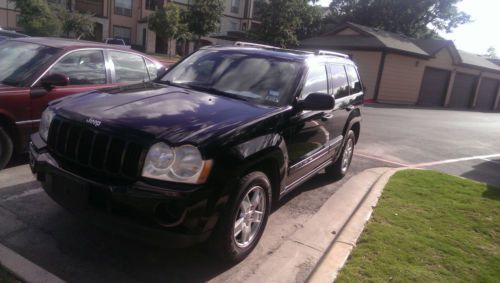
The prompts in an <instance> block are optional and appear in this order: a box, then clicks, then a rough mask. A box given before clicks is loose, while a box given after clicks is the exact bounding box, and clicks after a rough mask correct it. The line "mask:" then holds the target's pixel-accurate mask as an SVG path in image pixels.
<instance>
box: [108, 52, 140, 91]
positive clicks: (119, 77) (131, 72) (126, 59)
mask: <svg viewBox="0 0 500 283" xmlns="http://www.w3.org/2000/svg"><path fill="white" fill-rule="evenodd" d="M108 54H109V56H110V57H111V60H112V61H113V64H114V65H115V82H117V83H126V82H142V81H149V76H148V71H147V70H146V65H145V64H144V60H143V59H142V56H139V55H135V54H131V53H126V52H119V51H108Z"/></svg>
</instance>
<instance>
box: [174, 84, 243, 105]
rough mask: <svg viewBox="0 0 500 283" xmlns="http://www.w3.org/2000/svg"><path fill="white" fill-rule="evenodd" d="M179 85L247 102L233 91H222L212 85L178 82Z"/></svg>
mask: <svg viewBox="0 0 500 283" xmlns="http://www.w3.org/2000/svg"><path fill="white" fill-rule="evenodd" d="M179 86H186V87H188V88H190V89H194V90H198V91H204V92H208V93H211V94H215V95H220V96H225V97H229V98H234V99H238V100H243V101H247V102H248V99H246V98H244V97H241V96H239V95H237V94H234V93H230V92H226V91H223V90H220V89H216V88H214V87H208V86H201V85H195V84H189V83H185V84H179Z"/></svg>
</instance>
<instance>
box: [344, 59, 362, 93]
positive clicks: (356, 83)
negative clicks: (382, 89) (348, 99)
mask: <svg viewBox="0 0 500 283" xmlns="http://www.w3.org/2000/svg"><path fill="white" fill-rule="evenodd" d="M346 69H347V77H348V78H349V89H350V91H351V94H355V93H358V92H361V91H362V90H363V86H362V85H361V80H360V79H359V75H358V71H357V70H356V68H354V66H351V65H346Z"/></svg>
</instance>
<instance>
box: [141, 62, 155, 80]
mask: <svg viewBox="0 0 500 283" xmlns="http://www.w3.org/2000/svg"><path fill="white" fill-rule="evenodd" d="M144 60H146V66H147V67H148V72H149V78H150V79H151V80H154V79H156V77H157V76H158V69H157V68H156V65H155V63H153V62H151V61H150V60H148V59H145V58H144Z"/></svg>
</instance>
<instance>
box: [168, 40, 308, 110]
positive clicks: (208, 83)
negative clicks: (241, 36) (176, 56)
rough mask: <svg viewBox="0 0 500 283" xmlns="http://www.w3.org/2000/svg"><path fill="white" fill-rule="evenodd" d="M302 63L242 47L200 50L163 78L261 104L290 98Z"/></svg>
mask: <svg viewBox="0 0 500 283" xmlns="http://www.w3.org/2000/svg"><path fill="white" fill-rule="evenodd" d="M301 66H302V63H301V62H298V61H291V60H289V59H283V58H277V57H270V56H264V55H261V54H256V53H251V52H245V51H239V50H200V51H198V52H196V53H194V54H193V55H191V56H190V57H189V58H187V59H186V60H184V61H183V62H181V63H179V65H177V66H175V67H174V68H173V69H171V70H170V71H169V72H168V73H167V74H166V75H165V76H164V77H163V78H162V80H161V81H162V82H164V83H168V84H172V85H177V86H180V87H186V88H193V89H197V90H202V91H207V92H210V93H213V94H216V95H226V96H230V97H233V98H237V99H242V100H247V101H251V102H255V103H259V104H265V105H273V106H281V105H285V104H286V103H287V102H289V101H290V97H291V92H292V90H293V89H295V85H296V84H297V81H298V76H299V74H300V69H301Z"/></svg>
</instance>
